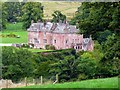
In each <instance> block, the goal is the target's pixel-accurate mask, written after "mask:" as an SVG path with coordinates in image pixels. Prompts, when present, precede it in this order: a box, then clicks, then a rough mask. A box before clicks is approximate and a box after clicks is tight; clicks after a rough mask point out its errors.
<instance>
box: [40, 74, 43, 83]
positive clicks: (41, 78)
mask: <svg viewBox="0 0 120 90" xmlns="http://www.w3.org/2000/svg"><path fill="white" fill-rule="evenodd" d="M40 80H41V84H43V77H42V76H41V77H40Z"/></svg>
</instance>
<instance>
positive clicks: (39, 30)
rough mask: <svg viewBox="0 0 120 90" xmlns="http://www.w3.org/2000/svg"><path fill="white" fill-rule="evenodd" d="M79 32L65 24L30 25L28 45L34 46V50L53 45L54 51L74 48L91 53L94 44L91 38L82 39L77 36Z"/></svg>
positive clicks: (38, 23) (41, 23)
mask: <svg viewBox="0 0 120 90" xmlns="http://www.w3.org/2000/svg"><path fill="white" fill-rule="evenodd" d="M78 32H79V30H78V29H77V28H76V26H74V25H69V24H68V23H67V22H65V23H62V22H59V23H51V22H44V23H43V22H37V23H33V22H32V23H31V26H30V27H29V28H28V44H34V48H43V49H45V46H46V45H53V46H54V47H55V49H57V50H59V49H68V48H74V49H76V50H78V51H79V50H84V51H87V50H88V51H92V50H93V46H94V42H93V40H92V39H91V38H83V34H77V33H78Z"/></svg>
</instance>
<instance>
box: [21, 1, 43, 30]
mask: <svg viewBox="0 0 120 90" xmlns="http://www.w3.org/2000/svg"><path fill="white" fill-rule="evenodd" d="M22 12H23V15H22V21H23V22H24V25H23V27H24V28H28V27H29V26H30V24H31V21H32V20H34V22H37V21H38V20H41V21H42V17H43V6H42V5H41V3H38V2H27V3H25V5H24V6H23V7H22Z"/></svg>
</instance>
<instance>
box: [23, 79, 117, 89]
mask: <svg viewBox="0 0 120 90" xmlns="http://www.w3.org/2000/svg"><path fill="white" fill-rule="evenodd" d="M25 88H118V77H113V78H105V79H92V80H85V81H80V82H67V83H61V84H48V85H35V86H27V87H25Z"/></svg>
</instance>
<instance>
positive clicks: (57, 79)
mask: <svg viewBox="0 0 120 90" xmlns="http://www.w3.org/2000/svg"><path fill="white" fill-rule="evenodd" d="M58 80H59V78H58V74H56V81H57V82H58Z"/></svg>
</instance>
